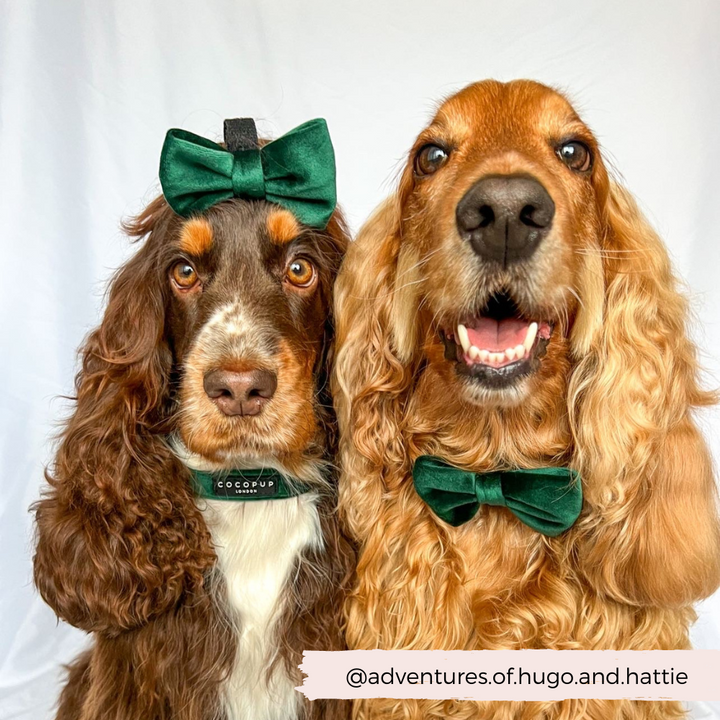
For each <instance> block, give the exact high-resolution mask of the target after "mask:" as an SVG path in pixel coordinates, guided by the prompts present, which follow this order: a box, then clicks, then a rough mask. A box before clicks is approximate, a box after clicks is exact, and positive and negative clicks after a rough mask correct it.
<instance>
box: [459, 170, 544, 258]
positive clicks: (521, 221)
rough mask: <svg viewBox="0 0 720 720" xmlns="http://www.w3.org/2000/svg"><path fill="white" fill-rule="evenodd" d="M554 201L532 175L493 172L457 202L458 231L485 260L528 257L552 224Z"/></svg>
mask: <svg viewBox="0 0 720 720" xmlns="http://www.w3.org/2000/svg"><path fill="white" fill-rule="evenodd" d="M554 216H555V203H554V202H553V199H552V198H551V197H550V194H549V193H548V191H547V190H546V189H545V188H544V187H543V186H542V184H541V183H540V182H538V181H537V180H535V179H534V178H530V177H525V176H512V175H511V176H507V175H493V176H488V177H484V178H482V179H480V180H478V181H477V182H476V183H475V184H474V185H473V186H472V187H471V188H470V189H469V190H468V191H467V192H466V193H465V195H464V196H463V198H462V200H460V202H459V203H458V206H457V210H456V220H457V226H458V230H459V232H460V235H461V236H462V237H463V238H465V239H467V240H468V241H469V242H470V245H471V246H472V248H473V250H474V251H475V252H476V253H477V254H478V255H479V256H480V257H481V258H483V259H484V260H488V261H493V262H497V263H500V264H501V265H503V267H505V266H507V265H509V264H510V263H514V262H518V261H520V260H525V259H527V258H529V257H530V256H531V255H532V254H533V253H534V252H535V250H536V249H537V248H538V246H539V245H540V243H541V241H542V240H543V238H544V237H545V236H546V235H547V234H548V232H549V231H550V228H551V227H552V221H553V217H554Z"/></svg>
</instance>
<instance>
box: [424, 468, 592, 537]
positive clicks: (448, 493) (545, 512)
mask: <svg viewBox="0 0 720 720" xmlns="http://www.w3.org/2000/svg"><path fill="white" fill-rule="evenodd" d="M413 482H414V484H415V490H416V491H417V494H418V495H419V496H420V497H421V498H422V499H423V500H424V501H425V502H426V503H427V504H428V505H429V506H430V509H431V510H432V511H433V512H434V513H435V514H436V515H437V516H438V517H439V518H440V519H441V520H444V521H445V522H446V523H449V524H450V525H453V526H455V527H457V526H458V525H462V524H463V523H466V522H468V520H471V519H472V518H473V517H474V516H475V513H477V511H478V509H479V507H480V506H481V505H496V506H500V507H506V508H508V510H510V511H511V512H512V513H513V514H514V515H515V516H516V517H517V518H518V519H519V520H520V521H521V522H523V523H524V524H525V525H527V526H528V527H531V528H532V529H533V530H537V531H538V532H539V533H542V534H543V535H549V536H550V537H555V536H556V535H560V533H563V532H565V530H567V529H568V528H570V527H572V525H573V524H574V523H575V521H576V520H577V519H578V516H579V515H580V510H581V509H582V486H581V484H580V476H579V475H578V473H577V472H576V471H575V470H571V469H569V468H557V467H547V468H537V469H533V470H522V469H518V470H502V471H498V472H489V473H474V472H471V471H469V470H463V469H461V468H458V467H455V466H453V465H448V463H446V462H444V461H443V460H441V459H440V458H436V457H433V456H432V455H422V456H421V457H419V458H418V459H417V460H416V461H415V465H414V466H413Z"/></svg>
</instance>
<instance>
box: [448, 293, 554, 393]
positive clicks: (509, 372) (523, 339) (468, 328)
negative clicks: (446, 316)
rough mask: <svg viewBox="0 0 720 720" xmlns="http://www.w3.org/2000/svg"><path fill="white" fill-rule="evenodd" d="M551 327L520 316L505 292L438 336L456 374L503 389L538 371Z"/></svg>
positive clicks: (545, 322)
mask: <svg viewBox="0 0 720 720" xmlns="http://www.w3.org/2000/svg"><path fill="white" fill-rule="evenodd" d="M552 331H553V324H552V323H551V322H550V321H548V320H543V319H541V318H529V317H526V316H525V315H523V314H522V313H521V312H520V311H519V310H518V307H517V305H516V304H515V302H514V301H513V299H512V297H511V296H510V294H509V293H507V292H502V293H495V294H494V295H493V296H492V297H491V298H490V300H489V301H488V302H487V304H486V305H485V307H484V308H483V310H482V311H481V312H480V314H479V315H477V316H473V317H466V318H463V320H462V321H461V322H459V323H457V325H454V326H453V327H449V328H444V329H443V330H441V332H440V335H441V337H442V340H443V342H444V344H445V357H446V358H447V359H448V360H451V361H454V362H455V363H456V368H457V371H458V372H459V373H461V374H463V375H467V376H469V377H472V378H474V379H477V380H478V381H479V382H482V383H483V384H485V385H487V386H488V387H494V388H502V387H506V386H508V385H510V384H511V383H513V382H515V381H516V380H518V379H519V378H521V377H523V376H525V375H528V374H530V373H532V372H534V371H535V370H537V368H538V366H539V363H540V359H541V358H542V357H543V355H544V354H545V351H546V350H547V344H548V342H549V340H550V335H551V334H552Z"/></svg>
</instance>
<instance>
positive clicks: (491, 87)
mask: <svg viewBox="0 0 720 720" xmlns="http://www.w3.org/2000/svg"><path fill="white" fill-rule="evenodd" d="M572 132H577V133H582V134H585V133H587V132H588V131H587V128H586V126H585V125H584V124H583V123H582V121H581V120H580V118H579V117H578V115H577V113H576V112H575V110H574V109H573V107H572V105H570V103H569V102H568V101H567V99H566V98H565V97H564V96H563V95H562V94H561V93H559V92H558V91H557V90H553V89H552V88H550V87H547V86H546V85H542V84H541V83H538V82H534V81H531V80H513V81H512V82H507V83H502V82H498V81H496V80H485V81H483V82H478V83H474V84H472V85H469V86H467V87H466V88H463V89H462V90H460V91H459V92H458V93H456V94H455V95H453V96H451V97H450V98H448V99H447V100H446V101H445V102H444V103H443V104H442V105H441V106H440V108H439V109H438V111H437V114H436V115H435V117H434V118H433V121H432V123H431V124H430V126H429V127H428V128H427V129H426V131H425V133H424V134H426V135H427V136H428V137H433V136H434V137H438V138H442V139H444V140H445V141H447V142H449V143H452V144H453V145H455V146H460V145H462V144H463V143H465V142H466V141H467V140H468V139H469V138H472V139H473V140H474V141H475V142H481V143H482V142H485V143H500V142H505V143H509V142H512V141H513V140H515V141H517V140H526V139H527V138H528V136H529V134H536V135H541V136H543V137H555V136H557V135H563V134H566V133H572ZM421 137H422V136H421ZM558 139H560V138H558Z"/></svg>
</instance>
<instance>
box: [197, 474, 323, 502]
mask: <svg viewBox="0 0 720 720" xmlns="http://www.w3.org/2000/svg"><path fill="white" fill-rule="evenodd" d="M190 474H191V478H192V485H193V489H194V490H195V493H196V495H198V497H203V498H208V499H210V500H232V501H238V500H240V501H245V502H247V501H253V500H282V499H283V498H289V497H295V496H296V495H303V494H304V493H306V492H308V490H309V488H308V486H307V485H305V484H304V483H301V482H299V481H295V482H292V483H291V482H288V480H287V478H285V476H284V475H282V474H281V473H279V472H278V471H277V470H273V469H272V468H261V469H260V468H259V469H256V470H255V469H253V470H226V471H224V472H217V473H210V472H203V471H201V470H190ZM219 482H223V483H230V484H231V485H232V486H235V484H236V483H240V486H239V489H240V490H241V491H248V492H250V491H252V490H253V488H258V487H260V490H258V492H257V494H243V495H237V494H234V493H233V491H232V490H226V491H223V490H218V487H217V485H218V483H219ZM271 483H272V488H271V489H270V488H269V487H268V485H269V484H271ZM228 493H229V494H228Z"/></svg>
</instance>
